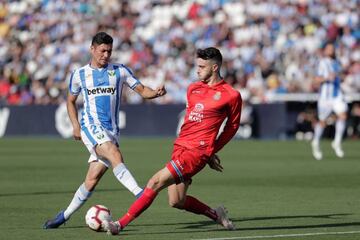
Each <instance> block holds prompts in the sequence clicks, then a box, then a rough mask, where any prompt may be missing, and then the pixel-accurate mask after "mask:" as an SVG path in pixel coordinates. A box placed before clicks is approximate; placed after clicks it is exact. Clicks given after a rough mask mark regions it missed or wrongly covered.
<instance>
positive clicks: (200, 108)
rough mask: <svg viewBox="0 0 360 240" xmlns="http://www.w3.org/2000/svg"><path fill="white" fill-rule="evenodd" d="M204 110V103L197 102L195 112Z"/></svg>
mask: <svg viewBox="0 0 360 240" xmlns="http://www.w3.org/2000/svg"><path fill="white" fill-rule="evenodd" d="M203 110H204V104H202V103H197V104H195V107H194V111H195V112H202V111H203Z"/></svg>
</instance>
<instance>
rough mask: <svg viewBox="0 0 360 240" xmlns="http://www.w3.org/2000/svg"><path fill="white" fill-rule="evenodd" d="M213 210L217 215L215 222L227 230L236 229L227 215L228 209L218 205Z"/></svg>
mask: <svg viewBox="0 0 360 240" xmlns="http://www.w3.org/2000/svg"><path fill="white" fill-rule="evenodd" d="M215 212H216V215H217V219H216V222H217V223H219V224H220V225H222V226H223V227H224V228H225V229H227V230H236V227H235V225H234V224H233V222H232V221H231V220H230V219H229V217H228V211H227V210H226V208H225V207H224V206H222V205H221V206H219V207H217V208H215Z"/></svg>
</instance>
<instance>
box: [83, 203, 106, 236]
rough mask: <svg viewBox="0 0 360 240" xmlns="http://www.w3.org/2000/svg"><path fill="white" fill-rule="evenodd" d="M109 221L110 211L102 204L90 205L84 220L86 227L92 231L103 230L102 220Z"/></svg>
mask: <svg viewBox="0 0 360 240" xmlns="http://www.w3.org/2000/svg"><path fill="white" fill-rule="evenodd" d="M104 220H106V221H111V212H110V210H109V209H108V208H107V207H105V206H104V205H95V206H92V207H91V208H90V209H89V210H88V211H87V213H86V215H85V222H86V225H88V227H89V228H90V229H92V230H94V231H97V232H99V231H103V229H102V227H101V224H102V222H103V221H104Z"/></svg>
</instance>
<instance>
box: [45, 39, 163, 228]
mask: <svg viewBox="0 0 360 240" xmlns="http://www.w3.org/2000/svg"><path fill="white" fill-rule="evenodd" d="M112 43H113V38H112V37H111V36H110V35H108V34H107V33H104V32H99V33H97V34H96V35H95V36H94V37H93V39H92V43H91V47H90V51H91V56H92V57H91V61H90V63H89V64H87V65H85V66H83V67H81V68H79V69H76V70H75V71H74V72H73V73H72V75H71V79H70V84H69V94H68V98H67V109H68V114H69V117H70V120H71V123H72V125H73V136H74V138H75V140H82V141H83V143H84V144H85V146H86V147H87V149H88V150H89V152H90V158H89V168H88V172H87V175H86V177H85V181H84V183H82V184H81V185H80V187H79V188H78V190H77V191H76V192H75V195H74V197H73V199H72V201H71V202H70V204H69V206H68V207H67V208H66V209H65V211H61V212H60V213H58V215H56V217H55V218H54V219H51V220H48V221H46V222H45V224H44V228H45V229H49V228H57V227H59V226H60V225H61V224H63V223H65V222H66V221H67V220H68V219H69V218H70V216H71V215H72V214H73V213H74V212H75V211H76V210H78V209H79V208H80V207H81V206H82V205H83V204H84V203H85V201H86V200H87V199H88V198H89V197H90V196H91V194H92V192H93V190H94V189H95V187H96V185H97V184H98V182H99V181H100V179H101V177H102V176H103V175H104V173H105V172H106V170H107V169H108V168H109V167H112V169H113V173H114V175H115V177H116V178H117V179H118V180H119V182H121V183H122V184H123V185H124V186H125V187H126V188H127V189H128V190H129V191H130V192H132V193H133V194H134V195H135V196H136V197H139V196H140V195H141V193H142V189H141V188H140V187H139V186H138V184H137V182H136V181H135V179H134V177H133V176H132V174H131V173H130V172H129V170H128V169H127V168H126V166H125V164H124V160H123V157H122V154H121V152H120V150H119V148H118V147H119V143H118V139H119V133H120V131H119V130H120V129H119V111H120V99H121V91H122V87H123V85H124V84H126V85H127V86H128V87H130V88H131V89H133V90H134V91H135V92H137V93H138V94H140V95H141V96H142V97H143V98H146V99H152V98H156V97H159V96H163V95H165V94H166V90H165V88H164V86H161V87H158V88H157V89H155V90H153V89H151V88H149V87H146V86H144V85H142V84H141V83H140V81H139V80H137V79H136V78H135V77H134V75H133V74H132V72H131V71H130V70H129V69H128V68H127V67H126V66H124V65H122V64H111V63H109V61H110V57H111V53H112ZM80 93H81V94H82V95H83V101H84V109H83V112H82V119H81V123H79V121H78V112H77V107H76V100H77V98H78V95H79V94H80Z"/></svg>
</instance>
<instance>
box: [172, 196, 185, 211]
mask: <svg viewBox="0 0 360 240" xmlns="http://www.w3.org/2000/svg"><path fill="white" fill-rule="evenodd" d="M184 203H185V201H182V200H181V199H179V198H170V199H169V205H170V207H173V208H177V209H183V208H184Z"/></svg>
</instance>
